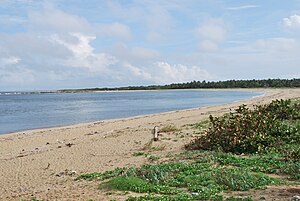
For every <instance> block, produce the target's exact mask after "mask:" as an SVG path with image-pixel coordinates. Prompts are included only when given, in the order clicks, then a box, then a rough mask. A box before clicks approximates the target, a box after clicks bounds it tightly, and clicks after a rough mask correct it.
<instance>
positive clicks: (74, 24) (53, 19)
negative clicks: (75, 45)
mask: <svg viewBox="0 0 300 201" xmlns="http://www.w3.org/2000/svg"><path fill="white" fill-rule="evenodd" d="M28 18H29V22H30V24H29V28H30V29H31V30H34V31H39V32H41V31H46V32H49V31H54V32H84V33H87V32H91V31H92V27H91V26H90V24H89V22H88V21H87V20H86V19H85V18H82V17H80V16H77V15H72V14H68V13H66V12H63V11H61V10H58V9H54V8H46V9H44V10H43V11H31V12H29V14H28Z"/></svg>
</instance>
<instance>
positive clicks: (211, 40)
mask: <svg viewBox="0 0 300 201" xmlns="http://www.w3.org/2000/svg"><path fill="white" fill-rule="evenodd" d="M226 33H227V31H226V28H225V23H224V21H223V19H221V18H216V19H208V20H206V21H204V22H203V23H202V24H201V25H200V26H199V27H198V28H197V30H196V34H197V36H198V37H199V39H200V48H201V50H204V51H212V50H216V49H218V46H219V44H220V43H222V42H223V41H224V40H225V38H226Z"/></svg>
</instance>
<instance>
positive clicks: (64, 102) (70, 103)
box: [0, 90, 263, 134]
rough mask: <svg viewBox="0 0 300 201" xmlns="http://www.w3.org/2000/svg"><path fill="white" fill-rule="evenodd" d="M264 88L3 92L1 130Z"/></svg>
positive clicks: (198, 102) (193, 103) (191, 103)
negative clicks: (241, 89)
mask: <svg viewBox="0 0 300 201" xmlns="http://www.w3.org/2000/svg"><path fill="white" fill-rule="evenodd" d="M259 95H263V93H261V92H248V91H233V90H228V91H226V90H157V91H126V92H125V91H113V92H86V93H85V92H83V93H26V94H23V93H0V134H6V133H12V132H17V131H23V130H31V129H37V128H49V127H56V126H66V125H72V124H77V123H86V122H93V121H98V120H107V119H115V118H125V117H133V116H137V115H146V114H155V113H161V112H168V111H175V110H184V109H191V108H200V107H206V106H212V105H220V104H225V103H230V102H235V101H241V100H245V99H250V98H252V97H255V96H259Z"/></svg>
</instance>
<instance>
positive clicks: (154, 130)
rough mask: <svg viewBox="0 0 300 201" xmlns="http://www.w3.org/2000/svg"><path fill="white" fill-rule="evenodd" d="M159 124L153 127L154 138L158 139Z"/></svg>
mask: <svg viewBox="0 0 300 201" xmlns="http://www.w3.org/2000/svg"><path fill="white" fill-rule="evenodd" d="M158 132H159V131H158V126H154V128H153V129H152V135H153V140H154V141H158Z"/></svg>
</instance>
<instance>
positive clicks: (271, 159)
mask: <svg viewBox="0 0 300 201" xmlns="http://www.w3.org/2000/svg"><path fill="white" fill-rule="evenodd" d="M299 109H300V102H299V101H296V102H291V101H290V100H286V101H284V100H276V101H273V102H272V103H271V104H269V105H263V106H254V109H253V110H250V109H249V108H247V107H246V106H245V105H242V106H240V107H239V108H238V109H237V110H236V111H235V112H231V113H229V114H225V115H223V116H221V117H210V123H209V121H203V122H200V123H199V124H195V125H194V127H195V128H197V129H199V130H200V131H201V132H202V131H203V129H207V131H206V135H204V136H200V137H198V138H197V139H195V140H194V141H192V142H191V143H190V144H188V145H187V146H186V148H187V149H188V151H185V152H183V153H182V154H179V155H177V156H174V159H172V160H174V161H177V162H172V163H166V164H152V165H143V166H141V167H130V168H117V169H115V170H113V171H107V172H104V173H90V174H83V175H81V176H79V177H78V179H100V180H106V181H105V182H103V183H101V184H100V185H99V188H101V189H109V190H121V191H133V192H137V193H148V194H147V195H142V196H138V197H129V198H128V199H127V200H129V201H144V200H157V201H161V200H162V201H175V200H176V201H177V200H179V201H180V200H182V201H183V200H184V201H186V200H228V201H238V200H241V201H251V200H252V198H251V197H226V196H224V195H222V192H230V191H248V190H250V189H264V188H266V186H269V185H279V184H286V183H287V182H288V181H286V180H285V179H284V180H281V179H277V178H273V177H271V176H270V175H267V174H278V175H288V176H289V178H290V179H293V180H296V181H299V180H300V146H299V144H300V133H299V131H300V111H299ZM208 124H210V127H208V128H207V125H208ZM174 127H175V126H174V125H168V126H167V127H166V128H163V129H162V130H160V132H174V131H178V129H177V128H176V127H175V129H174ZM145 147H146V149H150V150H157V151H158V150H160V149H159V147H152V141H150V142H149V143H148V144H146V145H145ZM162 149H164V147H163V148H162ZM142 155H145V153H144V152H136V153H134V154H133V156H142ZM148 159H149V160H151V161H156V160H159V157H157V156H152V155H151V156H149V158H148ZM293 182H294V181H293Z"/></svg>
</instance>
